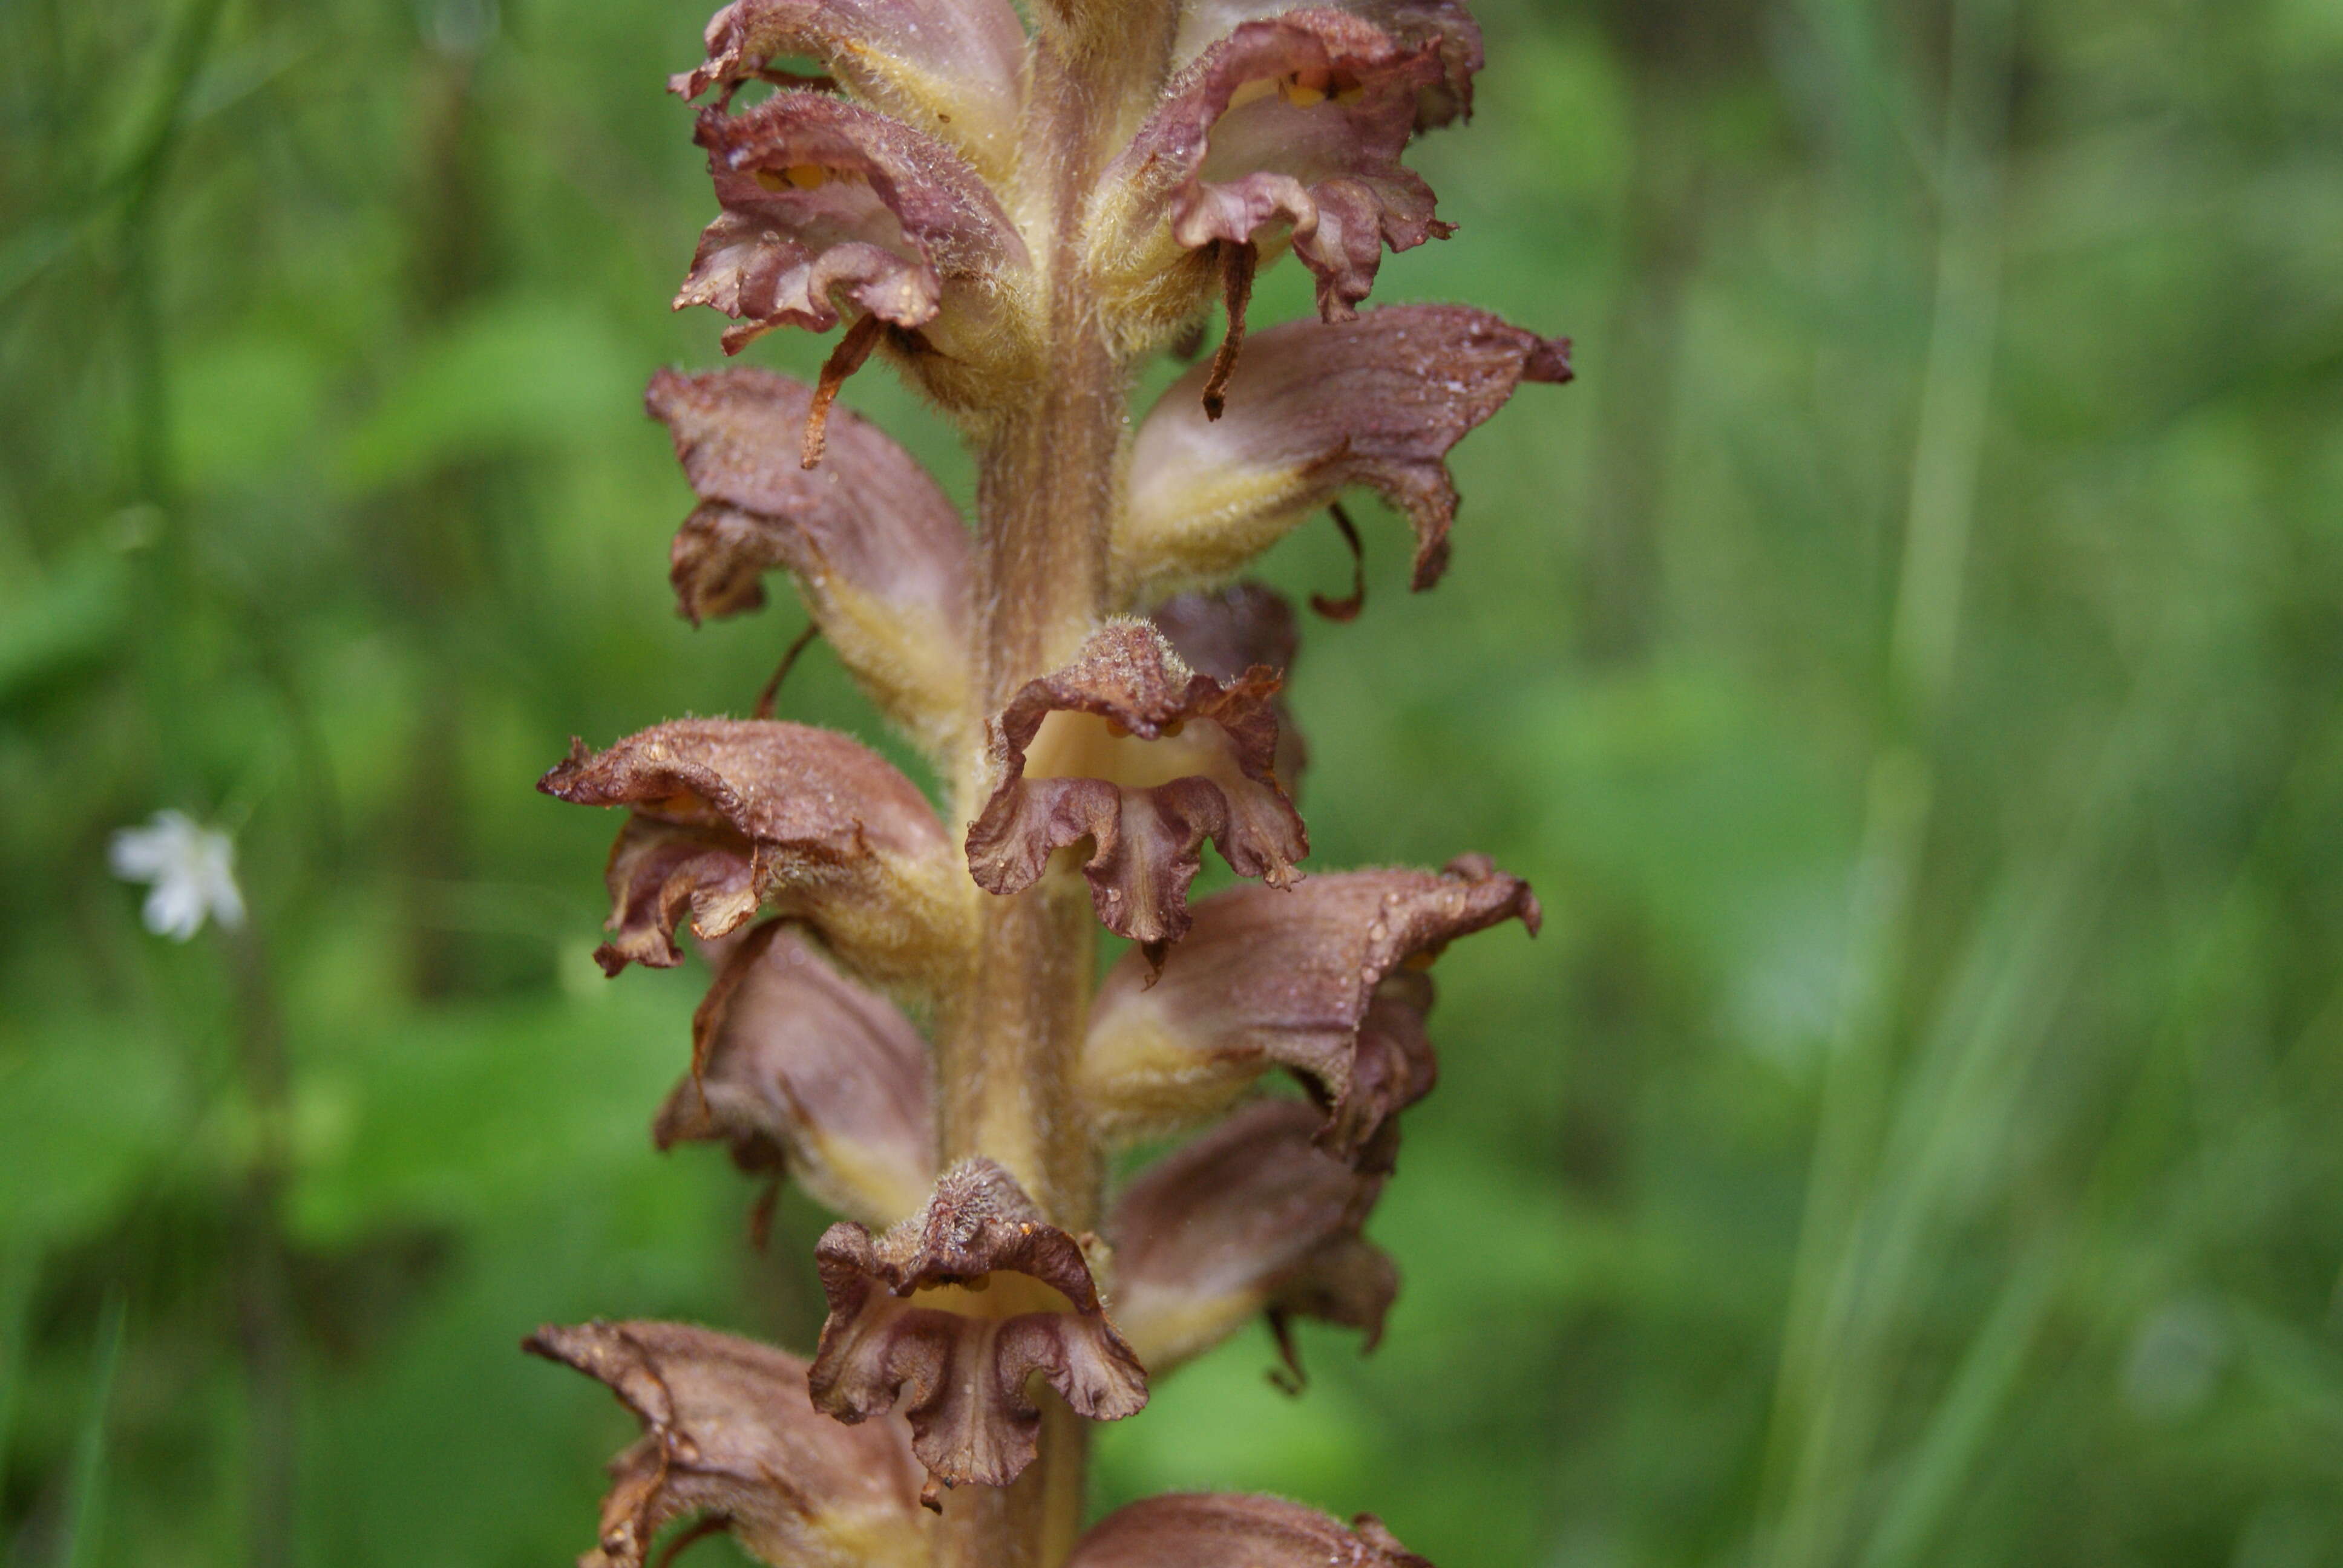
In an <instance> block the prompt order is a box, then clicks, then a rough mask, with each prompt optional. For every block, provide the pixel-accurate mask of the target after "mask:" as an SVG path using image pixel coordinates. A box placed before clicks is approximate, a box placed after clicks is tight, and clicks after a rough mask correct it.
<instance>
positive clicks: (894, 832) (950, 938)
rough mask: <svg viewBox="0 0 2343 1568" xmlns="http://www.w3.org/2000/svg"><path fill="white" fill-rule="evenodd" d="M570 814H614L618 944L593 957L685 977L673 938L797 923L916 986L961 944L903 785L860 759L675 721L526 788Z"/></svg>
mask: <svg viewBox="0 0 2343 1568" xmlns="http://www.w3.org/2000/svg"><path fill="white" fill-rule="evenodd" d="M537 787H538V789H541V790H543V791H544V792H545V793H547V794H548V795H552V796H555V797H557V798H558V799H563V800H568V801H571V802H573V803H575V804H578V805H583V806H625V807H628V808H629V809H631V810H632V811H633V813H634V815H633V817H632V819H630V820H629V821H628V824H627V826H626V828H625V829H623V830H621V831H620V833H619V835H618V843H617V845H616V846H614V847H613V849H611V852H610V865H609V870H608V880H609V885H610V894H611V898H612V900H613V902H614V908H613V910H612V912H611V916H610V921H609V924H610V929H611V930H613V931H614V932H615V933H616V934H615V935H614V936H613V937H612V939H611V940H610V941H609V942H608V943H607V944H605V946H604V947H603V948H602V950H600V951H599V952H598V953H597V954H596V957H597V958H598V959H599V960H601V962H602V966H603V968H604V969H605V970H608V971H609V972H611V973H613V974H615V973H617V972H618V970H620V969H622V968H624V967H625V966H626V965H627V964H628V963H630V962H632V963H641V964H648V965H650V966H653V967H655V968H667V967H671V966H673V965H675V964H678V963H680V962H682V961H683V955H682V951H681V950H680V949H679V948H678V947H677V945H676V940H675V931H676V928H677V926H678V925H679V923H680V922H681V920H683V918H684V917H685V916H686V915H687V914H689V917H690V919H691V922H692V929H693V930H695V931H697V932H698V933H699V935H700V936H702V937H705V938H713V937H719V936H723V935H725V934H726V933H728V932H729V931H732V930H738V929H739V927H740V926H743V925H745V924H747V923H748V921H749V920H750V918H752V917H753V916H754V915H755V914H756V912H757V910H758V909H759V906H760V905H763V906H769V907H771V908H773V909H774V910H776V911H777V912H779V913H781V914H784V915H789V916H794V917H797V918H800V919H802V920H806V921H807V922H808V923H809V925H811V926H812V927H813V928H814V929H815V930H818V931H819V932H820V934H821V936H822V938H823V940H825V941H827V942H828V943H829V944H830V948H831V949H832V950H834V951H836V952H837V953H838V954H839V955H840V957H841V958H842V959H844V960H846V961H847V962H848V963H849V964H850V965H852V966H853V967H854V968H855V969H857V970H859V971H860V972H861V973H862V974H864V975H865V976H868V977H870V978H871V979H874V980H880V981H884V982H890V983H891V982H897V981H900V982H906V983H912V982H920V981H922V980H925V979H926V978H927V977H928V976H930V975H931V974H932V973H934V972H935V971H936V970H937V969H938V968H939V967H940V965H942V964H943V963H945V962H946V960H948V959H950V957H951V956H952V955H955V954H956V953H957V952H958V950H960V946H961V945H962V944H963V943H964V942H965V940H966V931H965V930H964V927H965V924H966V920H967V915H968V909H967V901H966V900H965V899H964V898H963V897H962V896H961V892H960V890H961V888H963V887H964V886H965V884H964V883H962V882H960V879H959V871H958V868H957V865H956V863H955V861H956V857H955V856H953V854H952V853H951V850H950V845H949V842H948V841H947V840H946V839H945V838H944V836H943V829H942V826H941V824H940V823H939V822H938V821H937V820H936V815H935V812H934V811H933V810H932V809H930V807H929V805H928V802H927V799H926V798H925V797H924V796H922V795H921V794H920V791H919V789H918V788H917V787H916V786H914V785H913V784H912V783H911V781H910V779H906V778H904V777H903V776H902V774H900V773H899V772H897V771H896V770H895V769H894V768H893V767H892V766H890V764H889V763H888V762H887V761H886V760H885V759H882V758H880V756H879V755H878V754H877V753H876V752H873V751H872V750H870V749H869V748H868V747H865V746H863V745H861V744H860V743H859V742H857V741H854V740H851V739H848V738H847V737H846V736H843V735H839V734H836V733H834V732H832V731H830V730H827V729H812V728H810V727H809V726H807V725H803V724H787V723H779V722H775V721H772V720H768V719H675V720H672V721H670V722H669V723H666V724H661V725H658V726H656V727H654V728H652V729H646V730H643V731H642V732H641V733H639V734H637V735H632V736H629V737H628V738H627V739H624V740H621V741H620V742H618V744H617V745H616V746H613V747H611V748H610V749H608V751H603V752H599V753H593V752H589V751H588V750H587V749H586V748H585V747H584V746H583V745H582V744H579V745H578V746H576V747H575V748H574V749H572V751H571V753H570V756H569V758H568V760H566V761H564V762H562V763H561V764H560V765H559V766H558V767H556V768H554V769H552V770H551V771H549V772H548V773H547V774H546V776H545V777H544V778H542V779H538V786H537Z"/></svg>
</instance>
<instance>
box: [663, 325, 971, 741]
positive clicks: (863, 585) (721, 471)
mask: <svg viewBox="0 0 2343 1568" xmlns="http://www.w3.org/2000/svg"><path fill="white" fill-rule="evenodd" d="M813 401H814V391H813V389H812V388H810V387H807V386H805V385H804V384H803V383H802V382H799V381H793V380H791V379H790V378H789V377H786V376H779V375H776V374H774V373H773V372H771V371H769V370H751V369H747V368H736V369H730V370H719V371H715V372H713V373H710V374H709V375H704V376H684V375H679V374H678V373H676V372H674V371H671V370H662V371H660V372H659V374H658V375H657V376H655V377H652V378H651V384H650V390H649V392H648V393H647V394H646V395H645V397H644V402H645V404H646V406H647V407H649V410H650V413H651V415H652V417H654V418H657V419H659V421H660V422H662V423H663V424H665V425H666V426H667V427H668V431H669V434H670V435H671V436H672V437H674V440H675V452H676V457H677V458H678V459H679V461H680V462H681V463H682V464H683V470H684V474H685V477H688V478H689V480H690V481H691V487H692V489H693V490H694V491H696V492H697V493H698V494H699V498H700V501H701V503H702V504H701V506H700V508H699V510H697V511H695V512H693V513H692V514H691V517H690V518H689V520H688V521H686V522H685V524H684V525H683V528H682V530H681V531H680V532H679V533H678V534H677V535H676V538H675V547H674V549H673V551H672V555H671V567H670V570H669V580H670V581H672V582H673V584H674V586H675V597H676V606H677V608H679V610H681V611H682V612H683V614H684V615H685V616H686V617H687V618H689V619H690V620H691V621H692V623H693V624H694V625H697V624H699V622H700V621H701V620H702V619H704V618H709V617H711V616H727V615H736V614H738V613H739V612H740V611H742V610H748V609H754V608H757V607H758V606H759V605H760V604H762V603H763V602H764V599H765V594H764V589H763V587H762V586H761V583H760V580H759V579H761V578H762V577H763V576H764V574H765V573H766V572H769V571H772V570H775V569H777V568H778V569H785V570H787V571H788V572H789V575H790V576H791V577H792V578H795V579H796V580H797V584H798V588H799V592H800V593H801V594H802V595H803V596H804V598H805V600H806V606H807V608H808V609H809V610H810V611H811V612H812V615H813V618H814V624H815V625H817V626H819V627H820V628H821V630H822V632H823V634H824V635H825V636H826V637H827V638H829V640H830V646H831V648H834V649H836V650H837V653H838V657H839V658H840V661H841V662H842V663H843V664H844V665H845V666H846V668H848V669H849V670H850V671H851V672H852V673H853V675H854V677H855V678H856V680H857V681H858V682H860V685H861V687H862V689H863V690H865V691H866V692H868V693H869V694H870V698H871V699H872V700H873V701H874V702H876V703H877V704H878V705H879V706H880V709H883V710H884V711H885V712H886V713H887V714H888V715H889V716H890V718H892V719H895V720H896V721H897V722H899V723H900V724H902V725H903V726H904V727H905V728H906V729H909V730H910V731H911V733H912V734H913V735H915V736H917V737H919V738H920V739H921V740H923V741H925V742H927V743H929V744H930V746H940V745H942V744H943V743H945V741H946V740H947V739H949V737H950V731H951V729H952V727H953V725H954V723H955V721H956V720H957V718H958V715H959V714H960V710H961V709H962V708H963V707H964V706H965V704H966V691H967V680H968V675H967V669H968V628H969V579H970V563H969V548H968V533H967V530H966V529H965V528H962V527H961V525H960V513H959V510H958V508H955V507H953V505H952V504H951V502H950V499H949V498H947V497H946V496H945V495H944V493H943V491H942V490H940V488H938V487H937V486H936V483H935V481H934V480H933V479H931V478H930V477H928V475H927V472H926V470H925V469H923V468H921V467H920V464H919V462H918V460H917V459H915V458H914V457H912V456H911V455H910V453H908V452H906V451H904V450H903V448H902V447H899V446H897V445H896V444H895V443H894V442H893V441H892V440H890V438H889V437H887V436H886V435H885V434H884V433H883V432H881V431H880V429H879V428H878V427H877V426H875V425H872V424H871V423H870V421H869V420H867V419H864V418H862V417H860V415H857V414H855V413H853V412H851V411H850V410H846V409H838V410H833V411H832V412H831V413H830V417H829V437H828V454H827V456H826V457H824V459H823V461H822V463H821V465H820V467H817V468H815V469H812V470H810V471H809V470H807V469H806V468H804V467H802V466H801V465H800V464H799V463H798V462H797V461H795V460H793V458H792V457H791V454H790V447H792V445H794V444H795V442H796V441H797V439H798V437H799V432H801V431H802V430H804V429H805V428H806V426H807V422H808V420H809V417H810V416H811V413H812V405H813Z"/></svg>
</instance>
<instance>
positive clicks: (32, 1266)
mask: <svg viewBox="0 0 2343 1568" xmlns="http://www.w3.org/2000/svg"><path fill="white" fill-rule="evenodd" d="M39 1272H40V1258H39V1255H38V1254H37V1253H36V1252H35V1250H34V1248H33V1246H32V1243H30V1242H29V1241H24V1240H22V1239H19V1240H17V1241H15V1242H13V1243H12V1244H11V1245H10V1246H9V1248H8V1250H7V1251H6V1252H5V1254H0V1497H5V1496H6V1495H7V1494H8V1440H9V1439H10V1437H12V1436H13V1435H14V1434H15V1430H16V1405H17V1402H18V1400H19V1398H20V1397H21V1391H22V1390H23V1388H24V1386H25V1366H26V1364H27V1362H28V1361H29V1359H30V1358H29V1357H28V1356H27V1355H26V1353H25V1341H26V1339H28V1338H29V1337H30V1335H29V1332H28V1322H29V1320H30V1319H31V1317H32V1313H33V1282H34V1280H35V1278H36V1277H37V1276H38V1274H39Z"/></svg>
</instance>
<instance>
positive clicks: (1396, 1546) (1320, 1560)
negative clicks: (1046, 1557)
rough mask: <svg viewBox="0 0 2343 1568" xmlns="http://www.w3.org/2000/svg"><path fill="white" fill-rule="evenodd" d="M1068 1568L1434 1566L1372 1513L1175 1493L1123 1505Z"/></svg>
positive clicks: (1094, 1530) (1078, 1547)
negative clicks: (1345, 1516) (1338, 1515)
mask: <svg viewBox="0 0 2343 1568" xmlns="http://www.w3.org/2000/svg"><path fill="white" fill-rule="evenodd" d="M1066 1568H1432V1564H1431V1563H1428V1562H1426V1561H1424V1559H1423V1558H1421V1557H1419V1556H1417V1555H1416V1554H1415V1553H1413V1552H1410V1551H1409V1550H1408V1549H1407V1548H1406V1547H1404V1546H1403V1545H1401V1544H1400V1543H1399V1540H1398V1538H1397V1537H1395V1536H1394V1535H1393V1534H1392V1533H1391V1532H1390V1531H1388V1530H1386V1529H1384V1528H1383V1521H1382V1520H1380V1519H1377V1518H1376V1517H1375V1516H1374V1515H1373V1514H1372V1513H1362V1514H1360V1515H1359V1516H1358V1518H1357V1519H1355V1520H1353V1522H1352V1523H1351V1524H1349V1525H1348V1526H1345V1525H1344V1524H1343V1523H1342V1522H1341V1521H1340V1520H1336V1519H1331V1518H1329V1517H1327V1516H1326V1515H1325V1514H1323V1513H1319V1512H1318V1511H1317V1510H1316V1509H1314V1508H1304V1507H1303V1506H1302V1504H1300V1503H1288V1502H1287V1501H1285V1499H1283V1498H1282V1497H1242V1496H1238V1495H1236V1494H1234V1493H1201V1492H1188V1493H1178V1492H1175V1493H1167V1494H1166V1495H1164V1496H1161V1497H1150V1498H1146V1499H1144V1500H1142V1501H1141V1502H1138V1503H1131V1504H1129V1505H1128V1506H1126V1507H1122V1508H1118V1509H1116V1510H1115V1511H1114V1512H1113V1513H1110V1514H1108V1515H1107V1516H1106V1517H1105V1518H1104V1519H1101V1520H1100V1521H1099V1522H1098V1523H1096V1524H1094V1525H1092V1526H1091V1529H1090V1533H1088V1534H1086V1535H1084V1536H1083V1537H1082V1538H1081V1541H1080V1542H1079V1543H1076V1544H1075V1547H1074V1553H1073V1555H1072V1556H1071V1557H1069V1558H1068V1559H1066Z"/></svg>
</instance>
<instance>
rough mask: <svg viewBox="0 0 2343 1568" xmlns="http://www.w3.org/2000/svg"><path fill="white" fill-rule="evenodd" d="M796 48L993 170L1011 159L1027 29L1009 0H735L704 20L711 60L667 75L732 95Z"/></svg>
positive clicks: (862, 95) (682, 87) (687, 90)
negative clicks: (693, 67)
mask: <svg viewBox="0 0 2343 1568" xmlns="http://www.w3.org/2000/svg"><path fill="white" fill-rule="evenodd" d="M775 55H810V56H812V57H813V58H815V59H817V60H820V62H821V64H822V65H823V67H824V68H825V69H827V70H828V71H829V72H830V75H831V76H832V77H833V78H834V79H835V80H836V81H837V82H838V84H839V85H840V86H842V87H844V88H845V89H846V90H847V91H848V92H850V93H852V94H853V95H855V96H856V97H857V98H859V99H860V100H861V101H862V102H864V103H866V104H868V105H870V106H871V107H872V108H875V109H883V110H885V111H886V112H887V113H889V114H890V115H894V116H897V117H898V118H900V119H902V120H904V121H906V122H908V123H910V124H911V125H914V126H919V127H920V128H921V129H923V130H925V131H926V132H928V134H929V135H930V136H934V137H936V138H937V139H938V140H940V141H944V142H948V143H950V145H951V146H954V147H955V148H957V149H958V150H959V151H960V155H961V156H964V157H966V158H967V159H968V160H969V162H970V163H971V164H973V165H975V166H976V167H977V168H978V169H979V170H980V171H982V173H983V174H984V176H985V177H986V178H988V179H990V180H994V181H999V180H1001V179H1003V178H1004V177H1005V176H1006V175H1007V173H1008V171H1009V170H1010V169H1011V167H1013V166H1014V165H1015V161H1016V134H1017V110H1018V104H1019V100H1020V85H1021V77H1022V75H1023V72H1024V63H1025V29H1024V27H1023V26H1022V25H1021V24H1020V23H1019V22H1018V20H1017V13H1016V11H1015V9H1014V8H1013V7H1011V5H1009V4H1008V0H734V3H733V4H731V5H727V6H725V7H724V9H722V10H721V11H719V12H718V13H716V15H715V18H714V19H713V20H712V21H710V22H709V24H708V58H707V59H706V60H705V61H703V62H701V64H700V65H699V68H698V69H696V70H692V71H688V72H685V73H683V74H682V75H678V76H677V77H675V78H674V80H673V81H672V82H670V83H669V86H671V87H672V88H673V89H674V90H675V91H676V92H677V93H679V94H680V95H682V96H684V97H686V98H696V97H698V96H699V95H700V94H702V93H704V92H706V91H707V90H708V89H709V87H711V86H717V85H721V86H722V87H723V89H724V94H725V96H726V98H727V99H728V100H729V97H730V96H731V94H732V91H733V89H734V88H736V87H738V86H739V85H740V84H741V83H742V82H744V81H749V80H750V79H753V78H760V77H761V78H764V79H768V80H771V79H774V78H775V76H776V74H775V73H773V72H771V71H769V69H768V68H767V63H768V62H769V60H770V59H772V57H773V56H775ZM780 79H782V80H784V81H786V80H788V79H789V78H786V77H783V78H780Z"/></svg>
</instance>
